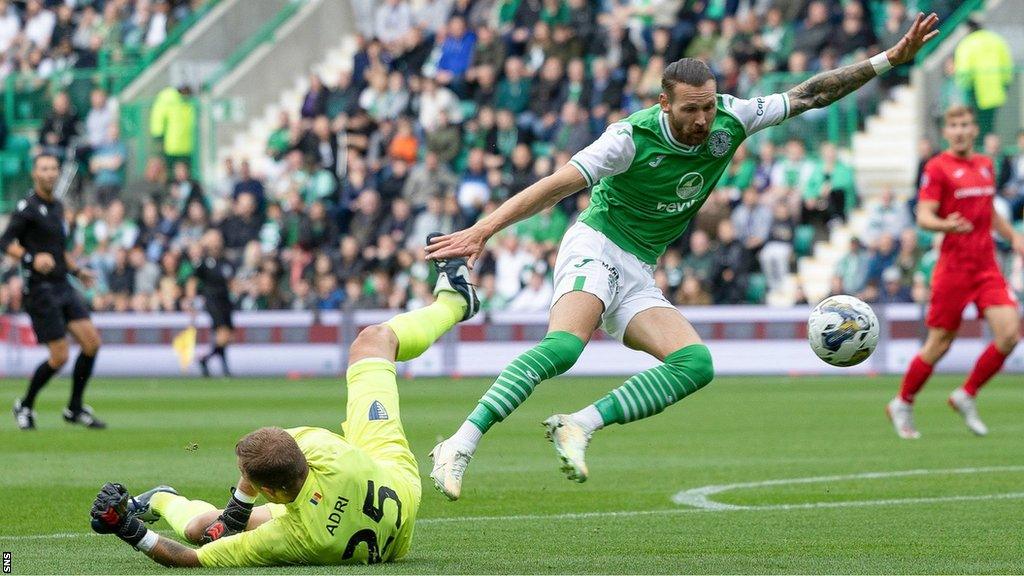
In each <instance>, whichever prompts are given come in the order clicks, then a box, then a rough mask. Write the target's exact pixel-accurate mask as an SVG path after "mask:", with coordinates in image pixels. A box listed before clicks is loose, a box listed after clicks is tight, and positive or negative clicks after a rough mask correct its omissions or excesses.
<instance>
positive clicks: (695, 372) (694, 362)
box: [665, 344, 715, 391]
mask: <svg viewBox="0 0 1024 576" xmlns="http://www.w3.org/2000/svg"><path fill="white" fill-rule="evenodd" d="M665 365H666V366H668V367H669V368H671V369H673V372H675V373H676V374H678V375H679V378H680V379H681V381H682V383H683V385H684V386H685V385H687V384H689V385H691V386H696V387H697V388H696V389H697V390H699V389H701V388H703V387H705V386H707V385H708V384H710V383H711V381H712V380H714V379H715V363H714V360H712V358H711V350H708V347H707V346H705V345H704V344H691V345H689V346H686V347H685V348H680V349H679V350H676V351H675V352H673V353H671V354H669V355H668V356H666V357H665ZM693 391H696V390H693Z"/></svg>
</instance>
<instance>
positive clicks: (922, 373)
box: [900, 355, 932, 402]
mask: <svg viewBox="0 0 1024 576" xmlns="http://www.w3.org/2000/svg"><path fill="white" fill-rule="evenodd" d="M931 375H932V366H931V364H928V363H927V362H925V361H924V360H922V359H921V356H920V355H917V356H914V359H913V360H911V361H910V367H909V368H907V373H906V375H905V376H903V384H901V385H900V398H902V399H903V401H904V402H913V401H914V396H915V395H917V392H918V390H920V389H921V387H923V386H924V383H925V382H927V381H928V377H929V376H931Z"/></svg>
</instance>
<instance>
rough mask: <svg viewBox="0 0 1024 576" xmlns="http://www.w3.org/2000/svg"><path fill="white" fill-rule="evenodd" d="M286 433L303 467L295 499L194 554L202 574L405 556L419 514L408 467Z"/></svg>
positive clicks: (315, 431)
mask: <svg viewBox="0 0 1024 576" xmlns="http://www.w3.org/2000/svg"><path fill="white" fill-rule="evenodd" d="M287 432H288V433H289V434H291V435H292V436H293V437H294V438H295V441H296V442H297V443H298V444H299V448H300V449H301V450H302V453H303V454H305V455H306V460H307V462H308V463H309V476H308V477H307V478H306V482H305V483H304V484H303V485H302V491H301V492H299V496H298V497H297V498H296V499H295V501H293V502H291V503H289V504H285V505H274V504H271V505H270V506H271V511H272V515H273V518H272V519H271V520H270V521H268V522H267V523H265V524H263V525H261V526H260V527H258V528H256V529H255V530H251V531H247V532H243V533H241V534H236V535H233V536H228V537H226V538H222V539H220V540H217V541H216V542H213V543H210V544H207V545H205V546H203V547H201V548H199V550H198V554H199V562H200V563H201V564H202V565H203V566H204V567H231V566H235V567H238V566H270V565H282V564H306V565H317V564H320V565H323V564H348V563H371V564H373V563H377V562H386V561H390V560H395V559H397V558H400V557H402V556H403V555H405V553H406V552H407V551H408V550H409V546H410V543H411V542H412V532H413V523H414V519H415V513H416V509H417V508H418V507H419V500H420V487H419V478H418V475H416V476H415V477H414V479H412V478H410V474H409V470H408V468H409V467H408V466H405V467H402V466H398V467H396V466H393V465H391V463H390V462H388V461H387V460H383V461H382V460H381V459H380V458H376V459H374V457H373V456H372V455H371V454H370V453H368V452H367V451H365V450H363V449H361V448H360V447H357V446H355V445H353V444H352V443H350V442H349V440H346V439H345V438H344V437H342V436H340V435H338V434H335V433H334V432H331V431H330V430H325V429H323V428H311V427H303V428H291V429H289V430H287ZM403 440H404V439H403ZM410 456H411V454H410ZM412 470H415V460H413V461H412Z"/></svg>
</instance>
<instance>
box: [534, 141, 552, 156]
mask: <svg viewBox="0 0 1024 576" xmlns="http://www.w3.org/2000/svg"><path fill="white" fill-rule="evenodd" d="M553 149H554V146H552V145H551V144H549V143H547V142H534V143H533V145H532V146H530V150H531V151H532V152H533V157H534V158H540V157H541V156H551V152H552V150H553Z"/></svg>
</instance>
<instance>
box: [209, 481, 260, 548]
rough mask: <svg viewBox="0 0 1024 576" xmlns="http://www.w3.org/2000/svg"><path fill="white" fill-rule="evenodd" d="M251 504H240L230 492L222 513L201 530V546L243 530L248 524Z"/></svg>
mask: <svg viewBox="0 0 1024 576" xmlns="http://www.w3.org/2000/svg"><path fill="white" fill-rule="evenodd" d="M252 506H253V505H252V503H251V502H242V501H241V500H239V499H238V497H237V496H235V493H234V491H232V492H231V500H230V501H228V505H227V506H225V507H224V511H223V512H221V514H220V516H218V517H217V519H216V520H214V521H213V522H212V523H211V524H210V525H209V526H207V527H206V528H205V529H204V530H203V539H202V543H203V544H209V543H210V542H213V541H214V540H218V539H220V538H223V537H224V536H231V535H232V534H238V533H239V532H242V531H244V530H245V527H246V525H247V524H248V523H249V515H250V514H252Z"/></svg>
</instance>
